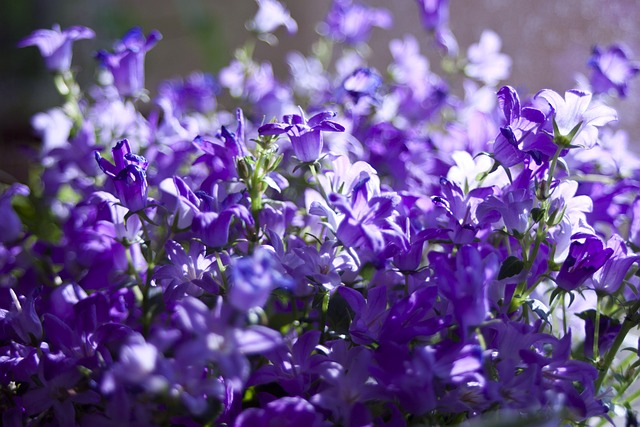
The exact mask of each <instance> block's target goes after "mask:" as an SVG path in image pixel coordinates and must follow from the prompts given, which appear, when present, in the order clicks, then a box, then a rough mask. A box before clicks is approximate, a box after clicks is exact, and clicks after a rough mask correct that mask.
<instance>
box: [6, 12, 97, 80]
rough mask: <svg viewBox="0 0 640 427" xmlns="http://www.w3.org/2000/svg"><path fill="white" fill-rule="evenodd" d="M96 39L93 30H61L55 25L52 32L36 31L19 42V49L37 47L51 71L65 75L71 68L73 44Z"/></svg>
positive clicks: (76, 28) (75, 28)
mask: <svg viewBox="0 0 640 427" xmlns="http://www.w3.org/2000/svg"><path fill="white" fill-rule="evenodd" d="M94 37H95V33H94V32H93V30H91V29H89V28H87V27H82V26H74V27H69V28H65V29H64V30H60V26H59V25H57V24H56V25H54V26H53V29H52V30H36V31H34V32H33V33H31V35H29V36H28V37H26V38H24V39H22V40H20V42H18V47H25V46H37V47H38V49H40V54H41V55H42V57H43V58H44V60H45V63H46V64H47V68H48V69H49V70H50V71H56V72H59V73H63V72H65V71H69V68H70V67H71V55H72V52H71V47H72V45H73V42H74V41H76V40H81V39H92V38H94Z"/></svg>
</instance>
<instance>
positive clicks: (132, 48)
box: [97, 27, 162, 96]
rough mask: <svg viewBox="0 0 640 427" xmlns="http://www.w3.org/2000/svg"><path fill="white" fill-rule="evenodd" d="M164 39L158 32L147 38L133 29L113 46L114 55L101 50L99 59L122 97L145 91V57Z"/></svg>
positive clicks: (140, 31) (150, 34)
mask: <svg viewBox="0 0 640 427" xmlns="http://www.w3.org/2000/svg"><path fill="white" fill-rule="evenodd" d="M160 39H162V35H161V34H160V33H159V32H158V31H152V32H150V33H149V35H148V36H147V37H146V38H145V36H144V34H143V33H142V29H141V28H139V27H135V28H132V29H131V30H129V32H128V33H127V34H125V35H124V37H123V38H122V40H119V41H118V42H116V43H115V45H114V46H113V53H110V52H107V51H104V50H101V51H100V52H98V54H97V58H98V60H99V61H100V63H101V64H102V66H103V67H106V68H107V69H108V70H109V71H110V72H111V74H112V75H113V85H114V86H115V87H116V89H118V93H119V94H120V95H121V96H136V95H138V94H139V93H140V92H141V91H142V90H143V89H144V57H145V55H146V53H147V52H148V51H149V50H151V48H152V47H154V46H155V45H156V43H157V42H158V41H159V40H160Z"/></svg>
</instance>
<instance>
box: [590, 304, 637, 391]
mask: <svg viewBox="0 0 640 427" xmlns="http://www.w3.org/2000/svg"><path fill="white" fill-rule="evenodd" d="M639 309H640V301H638V302H636V303H635V304H634V305H633V307H632V308H631V310H630V311H629V313H633V314H632V315H631V316H627V317H625V319H624V322H622V326H621V327H620V331H618V335H616V339H615V341H614V342H613V345H612V346H611V348H610V349H609V351H608V352H607V355H606V356H605V358H604V362H603V364H602V370H601V371H600V375H598V379H597V380H596V382H595V389H596V391H597V390H599V389H600V387H601V386H602V383H603V382H604V379H605V378H606V377H607V374H608V373H609V369H610V368H611V364H612V363H613V359H614V358H615V357H616V354H618V350H620V347H621V346H622V343H623V342H624V339H625V338H626V336H627V334H628V333H629V331H631V329H633V328H634V327H635V326H637V325H638V322H637V319H636V318H635V317H636V315H637V313H638V310H639Z"/></svg>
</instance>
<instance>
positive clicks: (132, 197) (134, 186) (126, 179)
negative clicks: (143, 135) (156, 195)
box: [95, 139, 149, 212]
mask: <svg viewBox="0 0 640 427" xmlns="http://www.w3.org/2000/svg"><path fill="white" fill-rule="evenodd" d="M111 153H112V154H113V160H114V162H115V165H113V164H112V163H110V162H109V161H107V160H105V159H103V158H102V156H100V153H99V152H97V151H96V152H95V157H96V161H97V162H98V165H99V166H100V169H102V171H103V172H104V173H105V174H107V176H109V177H110V178H111V179H112V180H113V183H114V185H115V188H116V195H117V196H118V198H119V199H120V202H121V203H122V204H123V205H124V206H125V207H127V208H129V210H131V211H134V212H135V211H139V210H141V209H143V208H144V207H145V206H146V205H147V192H148V190H149V188H148V185H147V175H146V172H145V171H146V170H147V166H148V162H147V161H146V160H145V158H144V157H142V156H137V155H135V154H132V153H131V146H130V145H129V141H128V140H127V139H123V140H122V141H120V142H118V143H117V144H116V145H115V147H113V148H112V149H111Z"/></svg>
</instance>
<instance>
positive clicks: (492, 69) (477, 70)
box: [464, 30, 511, 86]
mask: <svg viewBox="0 0 640 427" xmlns="http://www.w3.org/2000/svg"><path fill="white" fill-rule="evenodd" d="M501 47H502V41H501V40H500V36H498V35H497V34H496V33H494V32H493V31H491V30H485V31H483V32H482V34H481V35H480V41H479V42H478V43H477V44H473V45H471V46H470V47H469V50H468V52H467V57H468V59H469V63H468V64H467V66H466V67H465V68H464V71H465V73H466V74H467V75H468V76H469V77H472V78H474V79H477V80H480V81H481V82H483V83H485V84H487V85H489V86H493V85H495V84H496V83H498V82H499V81H500V80H504V79H506V78H507V77H509V72H510V71H511V58H510V57H509V56H508V55H506V54H504V53H500V48H501Z"/></svg>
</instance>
